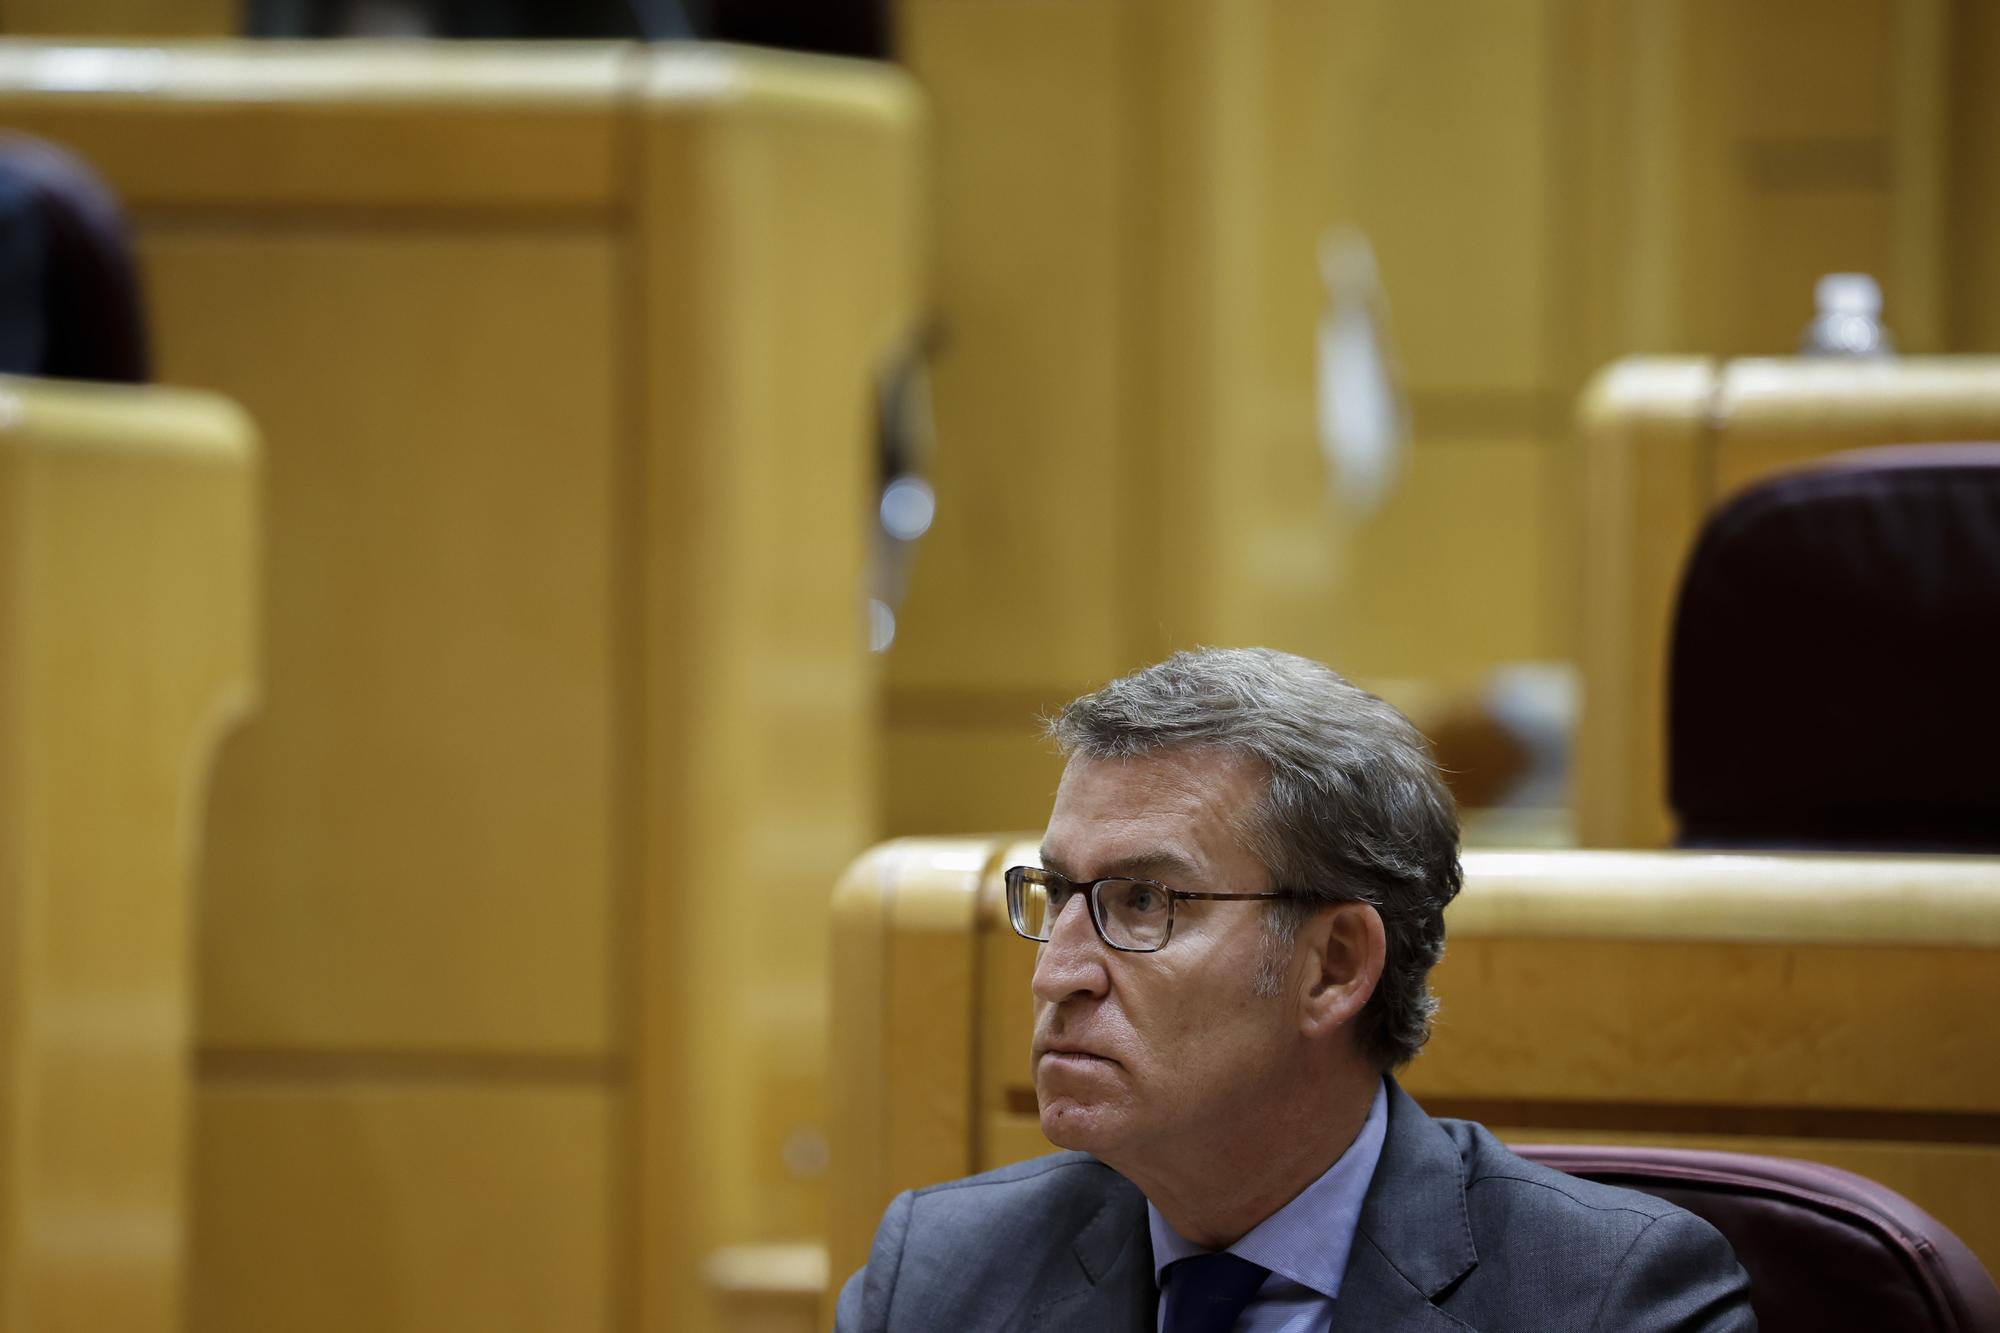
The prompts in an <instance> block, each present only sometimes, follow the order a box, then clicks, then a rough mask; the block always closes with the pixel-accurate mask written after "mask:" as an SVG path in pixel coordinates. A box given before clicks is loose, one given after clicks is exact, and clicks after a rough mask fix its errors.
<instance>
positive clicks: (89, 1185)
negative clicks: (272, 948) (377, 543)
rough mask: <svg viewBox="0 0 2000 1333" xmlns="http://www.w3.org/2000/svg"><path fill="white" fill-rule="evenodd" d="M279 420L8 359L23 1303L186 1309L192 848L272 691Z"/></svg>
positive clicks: (7, 609)
mask: <svg viewBox="0 0 2000 1333" xmlns="http://www.w3.org/2000/svg"><path fill="white" fill-rule="evenodd" d="M254 448H255V441H254V435H253V432H252V430H251V427H250V425H249V422H248V421H247V419H246V418H244V416H243V415H242V414H241V413H240V412H239V411H237V410H236V409H235V408H234V407H233V406H232V405H231V404H229V403H227V402H225V401H222V400H220V399H216V398H213V397H210V396H208V395H196V394H188V393H183V392H177V391H169V390H154V389H129V388H108V387H85V386H79V385H73V384H66V385H57V384H52V383H39V382H35V381H28V380H15V379H0V1325H4V1326H5V1327H7V1328H20V1329H29V1328H32V1329H36V1330H52V1331H60V1330H78V1331H79V1333H81V1331H82V1330H87V1329H100V1328H119V1329H132V1330H140V1331H145V1330H169V1329H173V1328H175V1327H176V1326H177V1319H178V1313H179V1307H180V1300H181V1287H182V1269H183V1264H184V1258H185V1248H186V1244H185V1234H184V1226H185V1214H186V1174H187V1161H186V1151H185V1143H186V1135H187V1132H188V1113H189V1106H188V1094H189V1086H188V1084H189V1080H188V1058H189V1051H190V1048H191V1045H192V1042H191V1026H192V1024H191V1015H190V1010H191V1006H192V999H193V981H192V978H191V976H190V969H189V949H188V944H189V938H190V934H191V920H192V916H193V902H194V885H193V884H192V882H191V879H192V873H191V872H192V867H193V866H194V864H195V862H196V860H197V858H198V856H199V853H200V846H199V829H200V809H201V803H202V798H203V795H204V791H205V788H206V780H207V776H208V769H209V764H210V762H211V759H212V756H213V752H214V748H215V745H216V743H217V741H218V740H219V739H220V737H221V735H222V734H223V732H224V730H225V729H226V728H227V727H228V726H229V725H231V724H233V723H234V722H235V721H236V720H237V719H238V718H239V717H240V716H241V714H242V713H243V711H245V710H246V709H247V707H248V706H249V704H250V698H251V676H250V673H251V668H252V662H253V657H254V629H253V623H254V622H253V615H254V606H255V597H254V589H255V578H256V572H255V561H256V546H255V513H254V495H255V478H254V474H253V468H254Z"/></svg>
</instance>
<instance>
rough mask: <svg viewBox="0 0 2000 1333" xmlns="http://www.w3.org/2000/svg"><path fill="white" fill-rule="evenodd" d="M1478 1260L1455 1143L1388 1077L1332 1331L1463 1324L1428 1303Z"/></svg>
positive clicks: (1462, 1165) (1461, 1164) (1461, 1166)
mask: <svg viewBox="0 0 2000 1333" xmlns="http://www.w3.org/2000/svg"><path fill="white" fill-rule="evenodd" d="M1478 1262H1479V1253H1478V1251H1477V1250H1476V1249H1474V1248H1473V1244H1472V1222H1471V1220H1470V1219H1469V1218H1468V1217H1467V1216H1466V1211H1465V1176H1464V1163H1463V1161H1462V1160H1461V1159H1460V1157H1459V1153H1458V1146H1457V1145H1456V1144H1455V1143H1453V1142H1452V1140H1451V1138H1450V1136H1449V1135H1447V1134H1446V1133H1445V1132H1444V1130H1442V1129H1441V1128H1439V1127H1438V1124H1437V1122H1436V1121H1434V1120H1432V1119H1431V1118H1430V1117H1429V1116H1427V1115H1425V1114H1424V1112H1423V1108H1422V1107H1420V1106H1418V1105H1417V1104H1416V1103H1415V1102H1414V1101H1411V1100H1410V1097H1409V1094H1407V1093H1405V1092H1404V1091H1403V1090H1402V1089H1401V1088H1400V1087H1398V1086H1397V1085H1396V1081H1395V1080H1394V1079H1390V1080H1389V1132H1388V1136H1387V1138H1386V1139H1385V1140H1384V1141H1383V1144H1382V1159H1381V1161H1380V1162H1378V1163H1377V1164H1376V1167H1375V1180H1374V1182H1373V1183H1372V1184H1371V1185H1370V1186H1369V1187H1368V1198H1367V1200H1366V1201H1365V1202H1364V1203H1363V1204H1362V1205H1361V1221H1360V1224H1359V1225H1358V1226H1357V1227H1356V1228H1355V1238H1354V1253H1353V1254H1352V1256H1350V1258H1349V1259H1348V1264H1347V1274H1346V1276H1345V1277H1344V1278H1343V1279H1342V1281H1341V1286H1340V1302H1339V1305H1338V1306H1337V1307H1336V1318H1335V1320H1334V1327H1335V1328H1336V1329H1375V1328H1396V1329H1403V1328H1406V1327H1407V1328H1410V1329H1412V1330H1416V1329H1429V1328H1433V1327H1435V1328H1438V1329H1447V1328H1453V1329H1463V1328H1465V1327H1466V1326H1465V1325H1464V1324H1463V1323H1461V1322H1460V1321H1459V1320H1457V1319H1455V1318H1453V1317H1452V1316H1450V1315H1448V1314H1445V1313H1444V1311H1442V1310H1439V1309H1438V1308H1437V1307H1436V1306H1435V1305H1433V1304H1432V1303H1431V1302H1432V1301H1433V1300H1434V1299H1436V1297H1437V1296H1438V1295H1439V1294H1440V1293H1442V1292H1443V1291H1444V1290H1445V1289H1446V1288H1448V1287H1450V1286H1451V1285H1452V1284H1453V1283H1454V1282H1457V1281H1458V1280H1459V1279H1460V1278H1462V1277H1464V1276H1465V1274H1466V1273H1468V1272H1470V1271H1471V1270H1472V1268H1473V1266H1474V1265H1475V1264H1477V1263H1478Z"/></svg>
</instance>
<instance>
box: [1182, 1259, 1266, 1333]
mask: <svg viewBox="0 0 2000 1333" xmlns="http://www.w3.org/2000/svg"><path fill="white" fill-rule="evenodd" d="M1161 1276H1163V1277H1165V1278H1166V1279H1167V1284H1166V1293H1165V1294H1166V1299H1167V1326H1166V1330H1165V1333H1229V1330H1230V1329H1232V1328H1234V1327H1236V1318H1237V1316H1238V1315H1240V1314H1242V1313H1243V1307H1244V1306H1246V1305H1248V1304H1250V1298H1251V1297H1252V1296H1255V1295H1256V1294H1257V1288H1259V1287H1261V1286H1263V1285H1264V1279H1265V1278H1267V1277H1269V1276H1271V1270H1270V1269H1268V1268H1260V1267H1258V1266H1257V1265H1256V1264H1253V1263H1251V1262H1250V1261H1249V1260H1248V1259H1242V1258H1238V1257H1237V1256H1236V1255H1233V1254H1228V1253H1223V1254H1201V1255H1196V1256H1195V1257H1194V1258H1192V1259H1176V1260H1175V1261H1174V1262H1173V1263H1170V1264H1168V1265H1167V1267H1166V1271H1165V1272H1164V1273H1162V1274H1161Z"/></svg>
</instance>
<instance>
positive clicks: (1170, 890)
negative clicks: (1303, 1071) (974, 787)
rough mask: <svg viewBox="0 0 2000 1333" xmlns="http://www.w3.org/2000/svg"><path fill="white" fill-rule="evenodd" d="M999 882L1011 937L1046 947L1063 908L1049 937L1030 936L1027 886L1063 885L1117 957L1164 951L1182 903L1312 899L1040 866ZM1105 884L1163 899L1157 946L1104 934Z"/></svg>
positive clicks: (1013, 871)
mask: <svg viewBox="0 0 2000 1333" xmlns="http://www.w3.org/2000/svg"><path fill="white" fill-rule="evenodd" d="M1001 878H1002V880H1003V881H1004V882H1005V884H1006V886H1007V923H1008V924H1009V925H1011V926H1013V927H1014V933H1015V934H1016V935H1019V936H1020V937H1021V938H1022V939H1024V940H1028V941H1030V942H1032V943H1035V944H1047V943H1048V942H1049V938H1050V936H1052V935H1054V933H1055V923H1056V919H1057V918H1058V917H1060V916H1061V915H1062V908H1057V909H1056V911H1055V913H1054V914H1053V915H1052V916H1050V917H1049V934H1048V935H1030V934H1029V933H1028V928H1027V889H1028V885H1029V884H1030V883H1031V882H1039V883H1040V884H1041V885H1042V887H1044V888H1053V887H1055V886H1056V885H1058V884H1065V885H1068V886H1069V892H1070V894H1071V895H1074V894H1077V893H1081V894H1082V895H1083V899H1084V903H1085V905H1086V906H1087V907H1088V908H1089V909H1090V911H1089V915H1090V924H1091V927H1092V928H1093V929H1095V930H1096V931H1097V938H1098V939H1100V940H1103V941H1104V943H1105V946H1106V947H1107V948H1112V949H1116V950H1117V951H1118V952H1120V953H1158V952H1159V951H1160V950H1162V949H1164V948H1166V947H1167V941H1168V940H1171V939H1172V938H1173V937H1174V906H1175V904H1177V903H1179V902H1180V901H1181V900H1183V899H1187V898H1194V899H1201V900H1204V901H1211V902H1259V901H1262V902H1269V901H1273V900H1277V899H1285V898H1312V897H1314V896H1315V895H1313V894H1310V893H1300V892H1298V891H1297V890H1296V889H1276V890H1273V891H1272V892H1270V893H1193V892H1190V891H1189V890H1187V889H1176V888H1174V887H1172V886H1171V885H1167V884H1162V883H1160V881H1158V880H1156V879H1137V878H1134V877H1133V876H1131V875H1106V876H1105V877H1104V878H1102V879H1093V880H1084V881H1079V880H1074V879H1071V878H1069V877H1068V876H1067V875H1059V874H1057V873H1056V872H1055V871H1053V870H1045V869H1043V868H1042V867H1040V866H1008V867H1007V869H1006V870H1005V871H1003V872H1002V874H1001ZM1105 884H1143V885H1145V886H1146V887H1147V888H1149V889H1157V890H1158V891H1159V892H1160V893H1162V894H1164V895H1166V899H1167V928H1166V930H1165V931H1164V932H1163V933H1162V934H1161V936H1160V942H1159V943H1158V944H1154V945H1133V944H1120V943H1118V942H1117V941H1116V940H1114V939H1112V938H1111V936H1110V935H1109V934H1107V933H1106V932H1105V929H1104V908H1103V905H1102V903H1101V902H1100V900H1099V898H1098V888H1099V886H1101V885H1105ZM1064 906H1068V901H1067V898H1066V899H1065V900H1064Z"/></svg>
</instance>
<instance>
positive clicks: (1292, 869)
mask: <svg viewBox="0 0 2000 1333" xmlns="http://www.w3.org/2000/svg"><path fill="white" fill-rule="evenodd" d="M1048 730H1049V734H1050V735H1051V736H1052V737H1053V738H1054V739H1055V741H1056V743H1057V745H1059V746H1060V747H1061V748H1062V751H1063V753H1064V754H1065V755H1067V756H1071V757H1077V756H1081V757H1083V758H1086V759H1124V758H1132V757H1136V756H1139V755H1146V754H1153V753H1157V752H1160V751H1165V750H1194V749H1215V750H1222V751H1226V752H1229V753H1232V754H1236V755H1240V756H1243V757H1246V758H1248V759H1251V760H1253V761H1255V762H1256V763H1257V764H1258V765H1259V766H1260V767H1261V768H1262V769H1263V771H1264V776H1265V779H1266V783H1265V789H1264V795H1263V799H1262V801H1261V802H1260V803H1259V807H1258V808H1257V809H1255V810H1252V811H1250V812H1248V816H1249V817H1248V818H1247V819H1246V820H1244V821H1243V823H1242V826H1241V827H1242V834H1243V837H1244V840H1245V843H1246V845H1247V846H1248V847H1249V848H1250V850H1251V851H1252V852H1253V853H1255V854H1256V855H1257V856H1258V857H1259V859H1261V860H1262V861H1263V863H1264V866H1265V868H1266V869H1267V870H1268V871H1269V872H1270V874H1271V877H1272V879H1273V880H1274V881H1275V883H1276V885H1277V886H1278V887H1281V888H1286V889H1292V890H1295V891H1297V892H1301V893H1309V894H1311V895H1313V900H1312V901H1305V902H1287V903H1280V904H1277V905H1276V906H1275V907H1274V908H1273V910H1272V913H1271V916H1270V918H1269V920H1270V922H1271V932H1272V948H1271V950H1269V951H1268V954H1267V960H1266V967H1265V969H1264V971H1263V973H1262V974H1261V975H1260V976H1259V978H1258V987H1259V989H1260V991H1262V992H1263V993H1266V994H1269V993H1273V992H1275V990H1276V988H1277V986H1278V984H1279V979H1280V978H1279V972H1278V970H1277V969H1278V966H1280V965H1281V960H1282V953H1283V952H1284V951H1285V950H1288V949H1289V947H1290V945H1291V943H1292V942H1293V941H1294V940H1295V939H1296V938H1297V935H1298V929H1299V927H1300V925H1302V924H1303V923H1304V922H1305V920H1306V919H1307V918H1308V917H1309V916H1311V915H1312V913H1313V912H1314V911H1315V910H1317V909H1318V908H1319V907H1320V906H1322V905H1324V904H1325V903H1329V902H1343V901H1352V900H1359V901H1361V902H1365V903H1369V904H1372V905H1373V906H1374V908H1375V910H1376V911H1377V912H1378V913H1380V914H1381V917H1382V928H1383V931H1384V933H1385V934H1386V936H1387V937H1388V949H1387V955H1388V956H1387V961H1386V962H1385V963H1384V965H1383V969H1382V979H1381V982H1380V984H1378V985H1377V986H1376V988H1375V994H1374V995H1373V996H1372V997H1371V998H1370V999H1369V1001H1368V1004H1367V1006H1366V1007H1365V1008H1364V1009H1363V1010H1362V1012H1361V1017H1360V1019H1359V1021H1358V1023H1357V1027H1356V1036H1357V1039H1358V1041H1359V1043H1360V1046H1361V1049H1362V1050H1363V1051H1364V1052H1366V1053H1368V1054H1369V1055H1370V1056H1371V1057H1373V1058H1374V1060H1375V1062H1376V1063H1377V1064H1378V1065H1380V1066H1381V1067H1382V1068H1383V1069H1394V1068H1396V1067H1397V1066H1399V1065H1401V1064H1404V1063H1405V1062H1407V1061H1408V1060H1409V1059H1410V1058H1411V1057H1413V1056H1414V1055H1416V1053H1417V1051H1418V1049H1419V1048H1420V1047H1422V1046H1423V1044H1424V1042H1425V1040H1426V1039H1428V1038H1429V1036H1430V1028H1431V1016H1432V1014H1434V1013H1435V1012H1436V1010H1437V1000H1436V999H1435V998H1434V997H1433V996H1432V995H1431V993H1430V986H1429V982H1428V978H1429V976H1430V970H1431V968H1432V966H1433V965H1434V964H1436V962H1437V960H1438V958H1439V956H1440V955H1442V954H1443V952H1444V909H1445V905H1446V904H1447V903H1449V902H1450V901H1451V900H1452V898H1453V897H1455V896H1456V895H1457V893H1458V888H1459V880H1460V870H1459V863H1458V812H1457V808H1456V806H1455V805H1454V804H1453V802H1452V798H1451V793H1450V792H1449V791H1448V790H1447V789H1446V788H1445V785H1444V782H1443V780H1442V779H1441V778H1440V777H1439V776H1438V770H1437V765H1436V763H1435V762H1434V761H1433V760H1432V758H1431V753H1430V747H1429V746H1428V745H1426V744H1425V742H1424V738H1423V736H1422V735H1421V734H1419V733H1418V731H1417V729H1416V728H1415V727H1413V726H1411V725H1410V722H1409V720H1408V719H1407V718H1405V717H1404V716H1403V715H1402V714H1401V713H1399V712H1397V711H1396V710H1395V709H1393V708H1391V707H1390V706H1389V705H1388V704H1385V703H1383V702H1382V701H1381V700H1380V699H1378V698H1376V697H1375V696H1374V695H1372V694H1369V693H1368V692H1367V691H1366V690H1361V689H1357V688H1356V687H1355V686H1353V685H1350V684H1349V683H1348V682H1347V681H1346V680H1344V679H1343V678H1342V677H1341V676H1340V675H1339V674H1338V673H1337V672H1335V671H1333V670H1332V669H1330V668H1328V667H1325V666H1322V665H1321V664H1319V663H1318V662H1314V661H1311V660H1309V659H1307V658H1303V657H1296V656H1293V655H1292V654H1290V653H1281V652H1276V651H1274V650H1272V649H1269V648H1203V649H1199V650H1197V651H1194V652H1184V653H1175V654H1174V655H1173V656H1172V657H1170V658H1168V659H1167V660H1166V661H1164V662H1161V663H1159V664H1158V665H1157V666H1150V667H1147V668H1146V669H1145V670H1143V671H1138V672H1134V673H1133V674H1132V675H1129V676H1125V677H1122V678H1121V679H1118V680H1114V681H1112V682H1111V683H1110V684H1109V685H1106V686H1105V687H1104V688H1103V689H1100V690H1097V691H1096V692H1094V693H1091V694H1086V695H1084V696H1083V697H1082V698H1081V699H1078V700H1076V701H1075V702H1074V703H1071V704H1070V705H1069V706H1068V707H1066V708H1064V709H1063V710H1062V711H1061V712H1060V713H1058V714H1056V716H1055V717H1053V718H1051V719H1050V720H1049V723H1048ZM1231 887H1232V888H1233V887H1234V886H1231Z"/></svg>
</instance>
